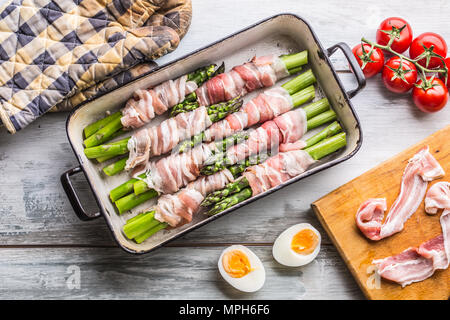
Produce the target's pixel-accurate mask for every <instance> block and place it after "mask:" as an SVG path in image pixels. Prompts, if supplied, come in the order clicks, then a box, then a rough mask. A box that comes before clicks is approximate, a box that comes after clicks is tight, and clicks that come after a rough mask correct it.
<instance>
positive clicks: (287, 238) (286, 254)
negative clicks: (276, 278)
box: [272, 223, 321, 267]
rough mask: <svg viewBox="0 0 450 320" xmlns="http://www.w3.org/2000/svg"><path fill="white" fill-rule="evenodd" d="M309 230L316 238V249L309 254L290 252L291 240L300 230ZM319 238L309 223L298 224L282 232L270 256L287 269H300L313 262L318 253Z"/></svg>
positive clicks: (317, 232)
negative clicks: (317, 240) (317, 239)
mask: <svg viewBox="0 0 450 320" xmlns="http://www.w3.org/2000/svg"><path fill="white" fill-rule="evenodd" d="M304 229H309V230H311V231H313V232H314V233H315V234H316V235H317V236H318V237H319V242H318V243H317V246H316V248H315V249H314V251H313V252H312V253H310V254H307V255H304V254H299V253H297V252H295V251H294V250H292V248H291V242H292V238H293V237H294V236H295V235H296V234H297V233H298V232H300V231H301V230H304ZM320 243H321V237H320V233H319V231H317V230H316V229H315V228H314V227H313V226H312V225H310V224H309V223H299V224H296V225H293V226H292V227H290V228H288V229H286V230H284V231H283V232H282V233H281V234H280V235H279V236H278V238H277V239H276V240H275V243H274V244H273V248H272V255H273V257H274V258H275V260H276V261H278V263H280V264H282V265H285V266H288V267H300V266H304V265H305V264H308V263H310V262H311V261H313V260H314V259H315V258H316V257H317V255H318V254H319V251H320Z"/></svg>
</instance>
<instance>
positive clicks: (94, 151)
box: [84, 97, 243, 159]
mask: <svg viewBox="0 0 450 320" xmlns="http://www.w3.org/2000/svg"><path fill="white" fill-rule="evenodd" d="M242 103H243V100H242V98H241V97H236V98H234V99H231V100H230V101H228V102H225V103H220V104H221V106H220V108H219V109H218V111H217V112H211V113H210V114H209V118H210V119H211V121H212V122H217V121H219V120H221V119H223V118H225V117H226V116H227V115H228V114H230V113H233V112H236V111H237V110H238V109H239V108H240V107H241V106H242ZM215 107H216V105H213V106H209V107H208V109H209V108H215ZM208 113H209V112H208ZM105 128H106V127H105ZM103 129H104V128H103ZM103 129H101V130H103ZM101 130H100V131H101ZM129 139H130V137H128V138H125V139H123V140H121V141H120V143H118V142H116V143H112V144H105V145H99V146H95V147H90V148H86V149H84V154H85V155H86V157H87V158H89V159H94V158H99V157H110V156H113V155H122V154H126V153H127V152H128V148H127V143H128V140H129Z"/></svg>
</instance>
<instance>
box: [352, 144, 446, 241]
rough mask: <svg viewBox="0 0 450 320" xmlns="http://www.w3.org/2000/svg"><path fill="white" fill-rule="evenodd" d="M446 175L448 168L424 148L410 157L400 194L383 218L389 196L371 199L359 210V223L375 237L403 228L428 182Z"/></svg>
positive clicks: (387, 235)
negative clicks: (444, 168)
mask: <svg viewBox="0 0 450 320" xmlns="http://www.w3.org/2000/svg"><path fill="white" fill-rule="evenodd" d="M443 176H444V170H443V169H442V167H441V166H440V165H439V163H438V162H437V160H436V159H435V158H434V157H433V156H432V155H431V153H430V152H429V149H428V147H424V148H422V149H420V150H419V151H418V152H417V153H416V154H415V155H414V156H413V157H412V158H411V159H409V161H408V164H407V165H406V168H405V171H404V172H403V177H402V182H401V187H400V194H399V196H398V197H397V199H396V200H395V202H394V203H393V204H392V207H391V208H390V210H389V212H388V214H387V216H386V219H385V220H384V222H383V216H384V211H385V210H386V199H383V198H381V199H380V198H378V199H369V200H367V201H365V202H364V203H363V204H362V205H361V206H360V208H359V209H358V212H357V213H356V224H357V226H358V228H359V229H360V230H361V232H362V233H363V234H364V235H365V236H366V237H367V238H369V239H371V240H381V239H383V238H386V237H389V236H391V235H393V234H394V233H397V232H400V231H401V230H403V225H404V223H405V222H406V221H407V220H408V219H409V218H410V217H411V215H412V214H413V213H414V212H415V211H416V210H417V208H419V205H420V203H421V202H422V200H423V198H424V196H425V193H426V190H427V186H428V182H429V181H432V180H434V179H438V178H441V177H443Z"/></svg>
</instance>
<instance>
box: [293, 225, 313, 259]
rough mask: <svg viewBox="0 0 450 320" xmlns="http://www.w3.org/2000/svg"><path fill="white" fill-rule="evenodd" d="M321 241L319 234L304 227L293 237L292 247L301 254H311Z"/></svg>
mask: <svg viewBox="0 0 450 320" xmlns="http://www.w3.org/2000/svg"><path fill="white" fill-rule="evenodd" d="M318 243H319V237H318V236H317V234H316V233H315V232H314V231H312V230H309V229H303V230H301V231H299V232H297V234H296V235H295V236H294V237H293V238H292V242H291V249H292V250H294V251H295V252H297V253H299V254H304V255H307V254H311V253H312V252H313V251H314V250H315V249H316V247H317V244H318Z"/></svg>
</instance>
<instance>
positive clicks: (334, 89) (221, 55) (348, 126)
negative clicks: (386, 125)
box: [67, 14, 361, 253]
mask: <svg viewBox="0 0 450 320" xmlns="http://www.w3.org/2000/svg"><path fill="white" fill-rule="evenodd" d="M305 49H307V50H308V51H309V63H308V66H305V67H304V68H303V70H302V72H303V71H304V70H307V69H308V68H311V69H312V70H313V72H314V74H315V76H316V78H317V81H318V84H317V85H316V98H315V100H319V99H321V98H323V97H325V96H326V97H327V98H328V99H329V101H330V103H331V105H332V108H333V109H334V110H335V111H336V113H337V114H338V117H339V121H340V123H341V125H342V126H343V128H344V130H345V131H346V133H347V139H348V140H347V147H346V148H345V149H343V150H341V151H339V152H337V153H335V154H333V155H331V156H329V157H326V158H324V159H322V160H321V161H319V162H318V163H317V164H316V165H315V166H314V167H312V168H310V169H308V171H307V172H305V173H304V174H302V175H301V176H298V177H295V178H294V179H292V180H295V181H297V180H299V179H301V178H302V177H304V176H305V175H309V174H311V173H313V172H316V171H318V170H320V169H321V168H323V167H325V166H327V165H330V162H332V163H333V164H335V163H337V162H339V161H343V160H345V159H346V158H348V157H349V156H350V155H351V154H353V153H354V151H356V150H357V149H358V144H359V141H360V138H361V132H360V129H359V123H358V120H357V119H356V117H355V115H354V114H353V112H352V108H351V106H350V105H349V103H348V101H347V99H346V97H345V94H344V92H343V91H342V88H341V87H340V86H339V84H338V81H337V79H336V75H335V73H334V72H333V70H332V67H331V66H330V65H329V64H328V62H327V61H326V60H325V59H324V58H323V52H322V50H321V48H320V47H319V45H318V43H317V42H316V40H315V38H314V36H313V33H312V31H311V29H310V28H309V26H308V25H307V24H306V23H305V22H303V21H302V20H301V19H299V18H298V17H296V16H293V15H288V14H287V15H279V16H275V17H273V18H270V19H268V20H265V21H263V22H261V23H259V24H256V25H255V26H253V27H251V28H249V29H246V30H244V31H242V32H240V33H237V34H235V35H233V36H231V37H228V38H226V39H225V40H223V41H220V42H217V43H215V44H213V45H211V46H209V47H207V48H205V49H201V50H199V51H197V52H195V53H193V54H191V55H189V56H187V57H185V58H181V59H180V60H178V61H175V62H174V63H171V64H168V65H166V66H163V67H161V68H160V69H158V70H157V71H155V72H153V73H151V74H150V75H148V76H145V77H143V78H141V79H138V80H136V81H134V82H131V83H129V84H127V85H125V86H123V87H121V88H118V89H116V90H114V91H112V92H110V93H108V94H106V95H104V96H102V97H100V98H97V99H95V100H93V101H91V102H89V103H87V104H85V105H83V106H82V107H80V108H78V109H77V110H76V111H75V112H74V113H73V114H72V115H71V117H70V119H69V121H68V126H67V131H68V137H69V140H70V142H71V143H72V146H73V148H74V150H75V152H76V155H77V157H78V159H79V161H80V164H81V165H82V167H83V169H84V171H85V174H86V177H87V179H88V180H89V182H90V184H91V186H92V188H93V191H94V193H95V194H96V196H97V199H98V203H99V206H100V209H101V210H102V211H103V213H104V216H105V218H106V220H107V222H108V224H109V225H110V227H111V229H112V232H113V234H114V236H115V238H116V240H117V242H118V243H119V245H121V246H122V247H123V248H125V249H127V250H129V251H133V252H138V253H144V252H147V251H149V250H151V249H153V248H155V247H157V246H159V245H161V244H163V243H166V242H167V241H169V240H172V239H174V238H175V237H177V236H180V235H182V234H184V233H185V232H187V231H189V230H191V229H193V228H196V227H198V226H200V225H203V224H205V223H207V222H209V221H210V220H212V219H214V218H215V217H207V216H206V215H203V214H196V215H195V216H194V218H193V221H192V222H191V223H189V224H185V225H183V226H180V227H178V228H176V229H172V230H163V231H160V232H158V233H157V234H155V235H153V236H152V237H151V238H149V239H147V240H146V241H144V242H143V243H142V244H136V243H134V242H133V241H131V240H129V239H127V238H126V237H125V236H124V235H123V234H122V231H121V230H122V226H123V225H124V223H125V222H126V221H127V220H128V219H129V218H130V217H133V216H135V215H136V214H137V213H139V212H142V211H143V210H145V209H147V208H151V207H152V206H153V205H154V204H155V203H156V201H155V200H153V201H149V202H147V203H145V204H143V205H141V206H139V207H137V208H135V209H134V210H132V211H131V212H129V213H125V214H123V215H121V216H119V215H118V213H117V212H116V210H115V207H114V205H113V204H112V203H111V201H110V200H109V197H108V194H109V191H110V190H111V189H113V188H114V187H116V186H118V185H119V184H121V183H123V182H125V181H126V180H128V179H129V177H130V176H129V174H128V173H121V174H118V175H116V176H114V177H107V176H105V175H104V174H103V172H102V171H101V169H102V168H103V167H104V166H105V165H106V164H108V163H110V162H112V161H113V160H110V161H109V162H106V163H103V164H97V163H96V162H95V161H91V160H88V159H87V158H86V157H85V156H84V153H83V136H82V131H83V128H84V127H85V126H87V125H88V124H90V123H92V122H94V121H96V120H98V119H100V118H102V117H104V116H105V114H106V113H108V112H114V111H117V110H119V109H120V108H123V106H124V104H125V102H126V101H127V100H128V99H129V98H130V97H132V95H133V92H134V91H135V90H137V89H142V88H148V87H151V86H154V85H156V84H159V83H161V82H163V81H166V80H168V79H175V78H177V77H179V76H181V75H183V74H185V73H188V72H190V71H193V70H195V69H196V68H199V67H201V66H204V65H207V64H209V63H217V64H220V63H221V62H222V61H224V62H225V65H226V70H229V69H230V68H231V67H232V66H234V65H238V64H242V63H243V62H245V61H248V60H249V59H251V58H252V57H253V56H255V55H257V56H258V55H267V54H286V53H293V52H298V51H301V50H305ZM284 82H286V80H282V82H281V83H284ZM259 92H261V90H258V91H256V92H253V93H252V94H249V95H248V96H246V97H245V101H248V100H249V99H251V98H252V97H254V96H255V95H256V94H258V93H259ZM166 118H167V115H166V114H165V115H162V116H159V117H157V118H155V119H154V121H152V122H151V123H150V124H149V126H154V125H156V124H158V123H160V122H161V121H162V120H164V119H166ZM318 130H320V129H318ZM316 132H317V130H313V131H310V132H308V133H307V135H306V138H308V137H309V136H311V135H313V134H314V133H316ZM128 135H129V134H128ZM125 136H126V135H124V136H123V137H125ZM123 137H122V138H123ZM120 138H121V137H118V138H117V139H120ZM288 183H289V182H288ZM288 183H287V184H288ZM260 196H264V194H262V195H260ZM224 213H226V212H224Z"/></svg>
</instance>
